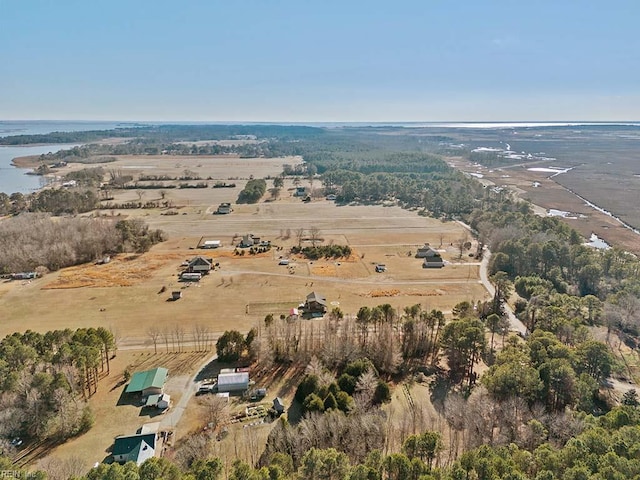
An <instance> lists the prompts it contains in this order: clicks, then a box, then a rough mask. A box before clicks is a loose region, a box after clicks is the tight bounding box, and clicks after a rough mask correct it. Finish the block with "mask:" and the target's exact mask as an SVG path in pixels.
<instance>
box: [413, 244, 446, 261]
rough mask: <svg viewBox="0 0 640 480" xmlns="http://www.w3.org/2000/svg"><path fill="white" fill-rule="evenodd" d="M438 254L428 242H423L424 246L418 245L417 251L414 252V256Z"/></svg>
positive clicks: (425, 256) (426, 256)
mask: <svg viewBox="0 0 640 480" xmlns="http://www.w3.org/2000/svg"><path fill="white" fill-rule="evenodd" d="M439 256H440V254H439V253H438V252H437V251H436V250H435V249H433V248H431V247H430V246H429V244H428V243H425V244H424V247H418V251H417V252H416V258H432V257H439Z"/></svg>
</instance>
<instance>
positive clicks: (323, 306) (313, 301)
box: [304, 292, 327, 313]
mask: <svg viewBox="0 0 640 480" xmlns="http://www.w3.org/2000/svg"><path fill="white" fill-rule="evenodd" d="M304 311H305V312H309V313H316V312H319V313H325V312H326V311H327V298H326V297H325V296H324V295H322V294H320V293H318V292H311V293H310V294H309V295H307V300H306V301H305V303H304Z"/></svg>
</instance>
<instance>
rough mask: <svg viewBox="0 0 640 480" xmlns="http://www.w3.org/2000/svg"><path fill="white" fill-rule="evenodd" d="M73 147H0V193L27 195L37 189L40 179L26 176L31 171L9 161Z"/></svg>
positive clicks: (35, 176)
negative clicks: (17, 166) (15, 165)
mask: <svg viewBox="0 0 640 480" xmlns="http://www.w3.org/2000/svg"><path fill="white" fill-rule="evenodd" d="M71 147H73V145H40V146H35V147H0V192H5V193H6V194H12V193H15V192H20V193H29V192H32V191H34V190H37V189H39V188H40V187H41V186H42V185H41V184H40V182H41V178H40V177H39V176H37V175H27V173H28V172H30V171H31V169H28V168H16V167H14V166H13V165H11V160H13V159H14V158H16V157H24V156H27V155H42V154H43V153H49V152H57V151H58V150H62V149H64V148H71Z"/></svg>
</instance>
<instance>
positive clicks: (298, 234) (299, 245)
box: [296, 228, 304, 248]
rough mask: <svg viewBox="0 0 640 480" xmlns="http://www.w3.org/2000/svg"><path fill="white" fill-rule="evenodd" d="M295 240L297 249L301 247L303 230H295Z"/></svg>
mask: <svg viewBox="0 0 640 480" xmlns="http://www.w3.org/2000/svg"><path fill="white" fill-rule="evenodd" d="M296 238H297V239H298V248H300V247H302V240H303V239H304V228H298V229H296Z"/></svg>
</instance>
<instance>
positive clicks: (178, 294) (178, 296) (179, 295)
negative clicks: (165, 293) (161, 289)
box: [171, 290, 182, 302]
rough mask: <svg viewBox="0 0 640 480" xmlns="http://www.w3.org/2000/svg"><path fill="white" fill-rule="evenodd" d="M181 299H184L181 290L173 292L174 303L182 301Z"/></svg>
mask: <svg viewBox="0 0 640 480" xmlns="http://www.w3.org/2000/svg"><path fill="white" fill-rule="evenodd" d="M181 298H182V291H181V290H174V291H173V292H171V300H173V301H174V302H175V301H176V300H180V299H181Z"/></svg>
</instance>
